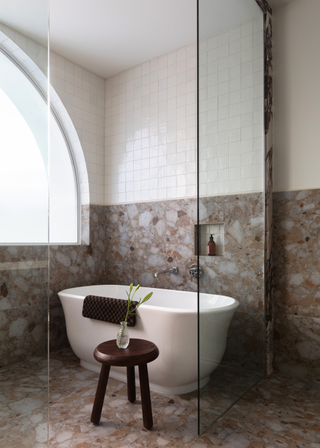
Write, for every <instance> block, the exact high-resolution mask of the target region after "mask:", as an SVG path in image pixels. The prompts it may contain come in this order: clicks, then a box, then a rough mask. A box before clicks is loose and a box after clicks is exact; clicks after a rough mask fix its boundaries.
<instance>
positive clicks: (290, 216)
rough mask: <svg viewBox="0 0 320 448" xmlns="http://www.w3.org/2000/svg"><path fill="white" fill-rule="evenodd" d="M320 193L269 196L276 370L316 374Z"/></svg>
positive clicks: (319, 357)
mask: <svg viewBox="0 0 320 448" xmlns="http://www.w3.org/2000/svg"><path fill="white" fill-rule="evenodd" d="M319 230H320V190H303V191H290V192H282V193H274V239H273V242H274V246H273V250H274V266H275V269H274V302H275V368H276V369H278V370H281V371H283V372H285V373H290V374H296V375H301V376H304V377H308V376H312V375H319V374H320V344H319V342H320V292H319V285H320V273H319V258H320V239H319Z"/></svg>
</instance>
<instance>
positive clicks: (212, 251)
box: [207, 235, 216, 256]
mask: <svg viewBox="0 0 320 448" xmlns="http://www.w3.org/2000/svg"><path fill="white" fill-rule="evenodd" d="M207 250H208V255H209V256H212V255H216V243H215V242H214V240H213V235H211V236H210V239H209V242H208V246H207Z"/></svg>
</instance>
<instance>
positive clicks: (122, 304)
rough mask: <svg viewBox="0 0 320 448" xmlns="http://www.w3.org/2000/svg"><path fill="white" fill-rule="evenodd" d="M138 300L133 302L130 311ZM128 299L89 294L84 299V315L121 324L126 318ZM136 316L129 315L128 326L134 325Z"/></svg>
mask: <svg viewBox="0 0 320 448" xmlns="http://www.w3.org/2000/svg"><path fill="white" fill-rule="evenodd" d="M137 304H138V302H132V303H131V306H130V311H133V310H134V309H135V307H136V306H137ZM127 308H128V301H127V300H122V299H111V298H109V297H99V296H87V297H85V299H84V301H83V307H82V316H83V317H88V318H90V319H97V320H103V321H105V322H111V323H113V324H120V322H123V321H124V320H125V318H126V314H127ZM135 324H136V316H134V315H132V314H131V315H129V316H128V320H127V326H128V327H134V326H135Z"/></svg>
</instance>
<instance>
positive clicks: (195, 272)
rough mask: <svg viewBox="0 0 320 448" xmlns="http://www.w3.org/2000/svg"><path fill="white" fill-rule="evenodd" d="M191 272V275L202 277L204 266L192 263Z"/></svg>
mask: <svg viewBox="0 0 320 448" xmlns="http://www.w3.org/2000/svg"><path fill="white" fill-rule="evenodd" d="M189 274H190V275H191V277H198V276H199V277H201V275H202V267H201V266H198V265H197V264H192V265H191V266H190V268H189Z"/></svg>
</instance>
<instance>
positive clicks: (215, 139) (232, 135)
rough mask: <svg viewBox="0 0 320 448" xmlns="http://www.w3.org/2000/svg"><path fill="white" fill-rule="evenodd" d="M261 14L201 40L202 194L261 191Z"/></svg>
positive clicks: (262, 141) (200, 142)
mask: <svg viewBox="0 0 320 448" xmlns="http://www.w3.org/2000/svg"><path fill="white" fill-rule="evenodd" d="M263 79H264V75H263V15H262V13H261V16H260V17H258V18H256V19H254V20H251V21H248V22H246V23H243V24H241V25H240V26H237V27H235V28H232V29H230V30H229V31H227V32H224V33H221V34H219V35H217V36H215V37H213V38H211V39H206V40H205V41H202V42H201V43H200V67H199V87H200V88H199V99H200V102H199V106H200V107H199V109H200V114H199V123H200V127H199V134H200V141H199V154H200V179H199V180H200V195H201V196H206V195H207V196H213V195H220V194H234V193H236V194H239V193H251V192H253V191H262V190H263V179H264V175H263V173H264V167H263V158H264V125H263V121H264V120H263V117H264V114H263V107H264V98H263Z"/></svg>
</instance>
